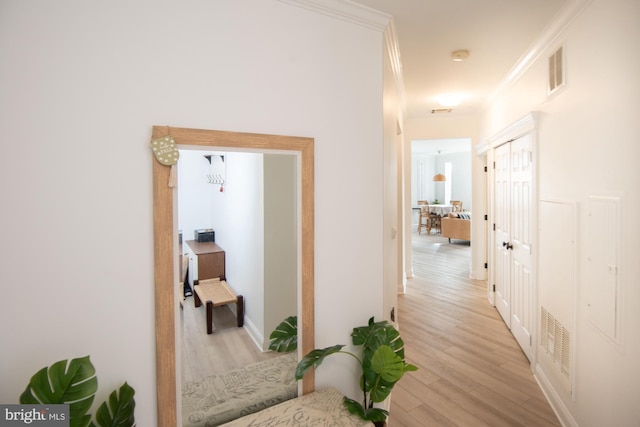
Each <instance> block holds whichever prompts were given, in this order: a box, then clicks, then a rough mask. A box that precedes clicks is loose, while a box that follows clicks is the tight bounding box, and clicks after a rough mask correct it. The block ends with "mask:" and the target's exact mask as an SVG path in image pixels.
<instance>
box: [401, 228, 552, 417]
mask: <svg viewBox="0 0 640 427" xmlns="http://www.w3.org/2000/svg"><path fill="white" fill-rule="evenodd" d="M412 237H413V239H412V247H413V267H414V277H413V278H412V279H409V280H408V283H407V293H406V294H405V295H400V296H399V298H398V313H399V323H400V333H401V334H402V338H403V340H404V343H405V355H406V358H407V361H408V362H409V363H413V364H415V365H417V366H418V367H419V368H420V369H419V370H418V371H417V372H409V373H408V374H406V375H405V376H404V377H403V378H402V380H400V382H399V383H398V384H397V385H396V388H395V389H394V391H393V394H392V402H391V410H390V414H391V415H390V417H389V427H402V426H406V427H415V426H435V427H441V426H473V427H477V426H490V427H496V426H510V427H511V426H527V427H531V426H559V425H560V424H559V422H558V420H557V417H556V416H555V414H554V412H553V410H552V409H551V407H550V406H549V404H548V403H547V400H546V399H545V397H544V395H543V394H542V391H541V390H540V388H539V387H538V384H537V383H536V381H535V379H534V378H533V376H532V374H531V370H530V367H529V363H528V360H527V359H526V358H525V356H524V354H523V353H522V351H521V350H520V348H519V347H518V344H517V343H516V341H515V339H514V338H513V336H512V335H511V333H510V332H509V330H508V329H507V327H506V326H505V324H504V323H503V322H502V320H501V318H500V316H499V314H498V312H497V311H496V310H495V308H494V307H492V306H491V305H490V304H489V302H488V300H487V295H486V294H487V292H486V288H485V284H484V282H480V281H475V280H471V279H469V278H468V275H469V263H470V255H471V248H470V246H469V245H468V242H461V241H453V242H452V243H448V241H447V239H446V238H443V237H440V236H435V235H431V236H426V235H424V234H423V235H418V234H417V233H416V232H414V233H413V236H412Z"/></svg>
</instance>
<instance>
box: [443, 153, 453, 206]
mask: <svg viewBox="0 0 640 427" xmlns="http://www.w3.org/2000/svg"><path fill="white" fill-rule="evenodd" d="M452 172H453V163H451V162H445V163H444V175H445V176H446V177H447V180H446V181H445V182H444V204H445V205H448V204H450V203H451V177H452V176H453V174H452Z"/></svg>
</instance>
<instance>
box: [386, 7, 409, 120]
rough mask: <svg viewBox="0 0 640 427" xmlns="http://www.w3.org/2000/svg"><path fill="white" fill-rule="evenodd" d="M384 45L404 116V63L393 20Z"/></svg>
mask: <svg viewBox="0 0 640 427" xmlns="http://www.w3.org/2000/svg"><path fill="white" fill-rule="evenodd" d="M383 36H384V43H385V46H386V48H387V55H388V57H389V63H390V64H391V70H392V72H393V78H394V80H395V82H396V90H397V92H398V98H399V103H400V112H399V115H400V116H401V117H400V119H401V122H402V117H403V116H404V111H405V107H406V93H405V88H404V77H403V72H402V61H401V59H400V44H399V43H398V36H397V34H396V27H395V24H394V22H393V18H391V19H390V20H389V24H388V25H387V28H385V30H384V33H383Z"/></svg>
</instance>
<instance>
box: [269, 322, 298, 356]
mask: <svg viewBox="0 0 640 427" xmlns="http://www.w3.org/2000/svg"><path fill="white" fill-rule="evenodd" d="M269 339H270V340H271V341H270V343H269V350H272V351H277V352H279V353H288V352H290V351H293V350H296V349H297V348H298V318H297V317H296V316H289V317H287V318H286V319H284V320H283V321H282V322H281V323H280V324H279V325H278V326H276V329H275V330H274V331H273V332H271V335H269Z"/></svg>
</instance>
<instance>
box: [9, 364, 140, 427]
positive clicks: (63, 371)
mask: <svg viewBox="0 0 640 427" xmlns="http://www.w3.org/2000/svg"><path fill="white" fill-rule="evenodd" d="M95 374H96V370H95V368H94V366H93V364H92V363H91V361H90V360H89V356H85V357H81V358H77V359H72V360H71V361H68V360H60V361H58V362H56V363H54V364H53V365H51V366H50V367H44V368H42V369H40V370H39V371H38V372H36V373H35V374H34V375H33V376H32V377H31V380H30V381H29V384H28V385H27V387H26V389H25V390H24V392H23V393H22V394H21V395H20V403H21V404H32V405H41V404H45V405H46V404H68V405H69V426H71V427H86V426H90V427H95V426H96V424H94V422H93V421H91V414H88V413H87V412H88V411H89V408H90V407H91V405H92V403H93V399H94V397H95V393H96V391H97V390H98V379H97V378H96V375H95ZM134 394H135V391H134V390H133V388H132V387H131V386H129V384H127V383H126V382H125V383H124V384H123V385H122V386H121V387H120V389H119V390H114V391H113V392H112V393H111V394H110V395H109V400H108V404H107V402H103V403H102V404H101V405H100V407H98V410H97V412H96V417H95V418H96V423H97V425H99V426H100V427H116V426H118V427H132V426H134V425H135V420H134V409H135V406H136V403H135V400H134V398H133V395H134Z"/></svg>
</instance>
